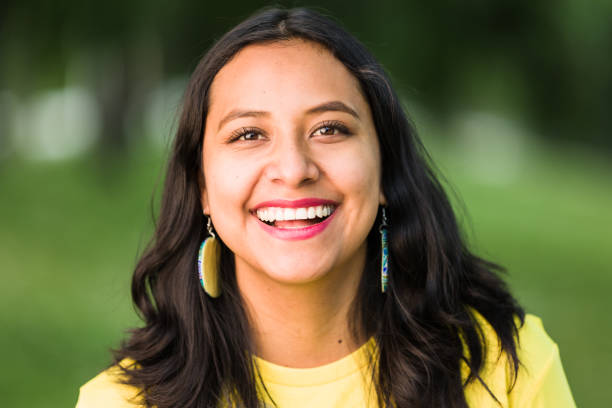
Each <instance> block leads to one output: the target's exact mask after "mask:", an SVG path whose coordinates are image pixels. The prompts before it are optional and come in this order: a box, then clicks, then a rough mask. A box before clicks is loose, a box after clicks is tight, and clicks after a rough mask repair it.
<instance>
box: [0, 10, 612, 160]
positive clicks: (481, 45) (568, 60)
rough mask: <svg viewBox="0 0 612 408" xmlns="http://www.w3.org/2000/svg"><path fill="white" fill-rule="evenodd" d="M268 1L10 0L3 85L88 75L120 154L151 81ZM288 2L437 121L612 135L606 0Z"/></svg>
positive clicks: (4, 14)
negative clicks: (452, 117) (329, 19)
mask: <svg viewBox="0 0 612 408" xmlns="http://www.w3.org/2000/svg"><path fill="white" fill-rule="evenodd" d="M266 4H268V3H265V2H259V3H257V2H253V1H234V2H232V3H231V6H229V5H227V4H226V3H224V2H209V1H191V2H166V1H160V0H151V1H143V0H134V1H129V2H126V1H118V0H110V1H106V2H78V1H74V0H72V1H71V0H63V1H51V2H49V1H42V0H28V1H14V0H8V1H5V2H3V3H2V5H1V6H0V16H1V17H0V61H2V63H1V64H0V89H3V88H4V89H9V90H12V91H14V92H16V93H17V94H20V95H27V94H31V93H34V92H37V91H39V90H41V89H46V88H57V87H62V86H67V85H69V84H67V81H82V82H83V81H84V82H85V83H86V86H87V87H88V88H90V89H91V90H92V92H94V93H95V95H96V96H97V99H98V100H99V102H100V104H101V107H102V112H103V115H102V116H103V120H102V138H101V141H102V143H101V145H102V146H103V147H104V146H106V147H114V149H113V150H114V151H121V149H117V148H123V147H125V145H126V139H127V137H128V136H127V135H126V133H127V132H126V130H125V127H126V126H125V122H126V120H127V119H128V118H127V116H128V115H129V114H130V112H131V114H132V115H134V114H135V115H136V116H138V115H139V114H141V113H140V110H141V109H142V104H143V102H144V99H145V98H146V95H147V92H148V91H149V90H151V89H152V88H153V87H154V86H156V85H157V84H158V83H159V82H160V81H162V80H163V79H165V78H170V77H175V76H181V75H187V74H188V73H189V72H190V71H191V70H192V69H193V68H194V66H195V64H196V62H197V59H198V56H200V55H202V54H203V52H204V51H205V50H206V49H207V48H208V47H209V46H210V45H211V43H212V41H213V40H214V39H215V38H217V37H219V36H220V35H221V34H222V33H223V32H224V31H225V30H227V29H228V28H229V27H231V26H232V25H234V24H235V23H237V22H239V21H241V20H242V19H243V18H244V17H246V16H248V15H250V14H251V13H252V12H253V11H254V10H256V9H257V8H258V7H261V6H264V5H266ZM278 4H280V5H284V6H296V5H298V6H299V5H304V4H306V5H309V6H314V8H318V9H321V10H323V11H325V12H327V13H329V14H331V15H332V16H335V17H337V18H338V19H339V20H341V22H342V23H343V24H344V25H345V26H346V27H347V28H348V29H349V31H351V32H353V33H354V34H355V35H357V36H358V38H360V39H361V40H362V41H363V42H364V43H365V44H366V45H367V46H368V47H369V48H370V49H371V50H372V51H373V52H374V53H375V54H376V55H377V56H378V57H379V59H380V60H381V61H382V62H383V63H384V65H385V66H386V67H387V68H388V70H389V71H390V72H391V73H392V76H393V78H394V81H395V83H396V85H397V86H398V88H399V89H401V90H402V91H403V93H404V94H405V95H407V97H408V98H410V99H412V100H414V101H416V102H417V103H419V104H422V105H424V107H425V108H427V109H429V110H430V111H432V112H435V113H436V114H437V115H438V116H439V117H440V118H441V119H444V118H445V117H446V116H448V115H449V114H452V113H453V112H456V111H465V110H487V111H495V112H498V113H502V114H503V115H505V116H508V117H510V118H513V119H515V120H519V121H521V122H523V123H525V124H526V125H527V126H529V127H532V128H533V129H535V132H536V133H537V134H539V135H541V136H542V137H548V138H550V139H552V140H560V139H565V140H575V141H579V142H581V143H584V144H588V145H594V146H603V147H606V148H610V147H611V146H612V138H610V135H611V134H612V121H611V120H610V112H611V111H612V80H611V75H610V72H612V24H610V22H611V21H612V2H610V1H607V0H593V1H585V2H583V1H579V0H559V1H556V2H554V3H550V2H545V1H527V0H519V1H516V0H514V1H511V0H502V1H494V2H491V1H484V0H470V1H440V2H427V3H425V2H416V1H414V2H400V1H396V2H394V1H383V2H377V4H376V6H373V5H372V3H371V2H366V1H358V2H354V1H350V2H349V1H326V2H320V3H318V4H319V6H317V2H302V1H293V2H288V1H280V2H278ZM75 65H76V67H75ZM75 70H76V71H78V72H74V71H75ZM134 112H136V113H134Z"/></svg>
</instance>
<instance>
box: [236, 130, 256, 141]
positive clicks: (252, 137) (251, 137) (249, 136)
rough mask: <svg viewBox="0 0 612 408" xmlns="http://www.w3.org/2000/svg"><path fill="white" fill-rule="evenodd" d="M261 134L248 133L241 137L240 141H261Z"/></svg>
mask: <svg viewBox="0 0 612 408" xmlns="http://www.w3.org/2000/svg"><path fill="white" fill-rule="evenodd" d="M260 137H261V134H260V133H257V132H246V133H243V134H242V135H240V137H239V138H238V140H258V139H260Z"/></svg>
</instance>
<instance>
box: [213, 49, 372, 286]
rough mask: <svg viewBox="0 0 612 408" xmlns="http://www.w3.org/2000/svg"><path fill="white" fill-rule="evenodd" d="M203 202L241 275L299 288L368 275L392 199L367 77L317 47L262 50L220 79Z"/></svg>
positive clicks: (240, 59) (244, 54)
mask: <svg viewBox="0 0 612 408" xmlns="http://www.w3.org/2000/svg"><path fill="white" fill-rule="evenodd" d="M202 154H203V163H204V185H205V186H204V188H203V190H202V205H203V208H204V212H205V213H206V214H210V216H211V218H212V221H213V225H214V227H215V230H216V232H217V234H218V235H219V236H220V237H221V239H222V240H223V241H224V242H225V244H226V245H227V246H228V247H229V248H230V249H231V250H232V251H233V253H234V254H235V260H236V273H237V274H250V275H251V276H258V277H260V278H265V279H272V280H274V281H276V282H279V283H280V282H282V283H288V284H307V283H310V282H313V281H316V280H318V279H323V278H325V277H330V276H336V277H340V279H343V278H345V277H346V276H345V274H347V273H350V274H353V275H354V276H357V275H359V276H360V275H361V272H362V269H363V264H364V262H365V252H366V243H365V241H366V237H367V235H368V232H369V231H370V229H371V228H372V225H373V223H374V220H375V218H376V214H377V211H378V206H379V203H381V202H382V200H383V198H382V193H381V180H380V178H381V163H380V152H379V146H378V139H377V136H376V131H375V128H374V124H373V121H372V114H371V112H370V108H369V106H368V103H367V102H366V100H365V99H364V97H363V95H362V94H361V92H360V87H359V84H358V82H357V80H356V79H355V78H354V77H353V76H352V74H350V73H349V71H348V70H347V69H346V68H345V67H344V65H343V64H342V63H340V62H339V61H338V60H337V59H336V58H335V57H334V56H333V55H332V54H331V53H330V52H329V51H327V50H326V49H325V48H323V47H321V46H319V45H318V44H316V43H312V42H308V41H303V40H291V41H287V42H282V43H271V44H261V45H251V46H248V47H246V48H244V49H243V50H241V51H240V52H239V53H238V54H237V55H236V56H235V57H234V58H233V59H232V60H231V61H230V62H229V63H228V64H227V65H225V66H224V67H223V68H222V69H221V70H220V71H219V73H218V74H217V76H216V77H215V79H214V81H213V83H212V85H211V90H210V103H209V111H208V117H207V118H206V129H205V133H204V146H203V153H202Z"/></svg>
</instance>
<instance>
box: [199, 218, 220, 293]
mask: <svg viewBox="0 0 612 408" xmlns="http://www.w3.org/2000/svg"><path fill="white" fill-rule="evenodd" d="M206 229H208V234H209V235H210V236H209V237H208V238H206V239H205V240H204V242H202V245H200V252H199V253H198V276H199V277H200V283H201V284H202V288H204V292H206V293H207V294H208V296H210V297H212V298H216V297H219V296H220V295H221V285H220V282H219V257H220V256H221V246H220V245H219V241H218V240H217V237H216V235H215V233H214V232H213V228H212V221H211V220H210V216H208V222H207V224H206Z"/></svg>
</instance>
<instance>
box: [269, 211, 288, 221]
mask: <svg viewBox="0 0 612 408" xmlns="http://www.w3.org/2000/svg"><path fill="white" fill-rule="evenodd" d="M270 212H271V213H272V217H273V218H272V220H270V221H276V220H284V219H285V217H284V214H285V212H284V211H283V209H282V208H277V209H276V210H275V209H274V208H270Z"/></svg>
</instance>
